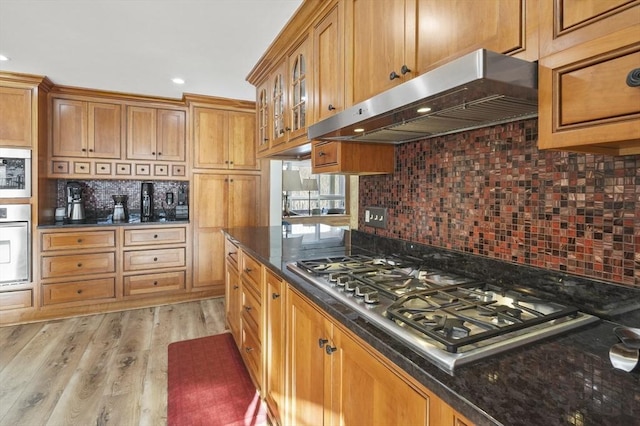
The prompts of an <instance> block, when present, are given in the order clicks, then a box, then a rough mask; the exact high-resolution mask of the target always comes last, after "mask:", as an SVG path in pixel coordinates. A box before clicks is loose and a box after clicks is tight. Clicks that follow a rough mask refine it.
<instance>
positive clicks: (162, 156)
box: [156, 109, 186, 161]
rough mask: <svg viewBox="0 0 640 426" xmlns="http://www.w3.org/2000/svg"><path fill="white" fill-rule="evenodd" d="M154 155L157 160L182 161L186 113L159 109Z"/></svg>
mask: <svg viewBox="0 0 640 426" xmlns="http://www.w3.org/2000/svg"><path fill="white" fill-rule="evenodd" d="M157 119H158V130H157V137H158V139H157V141H156V145H157V146H156V153H157V157H156V158H157V159H158V160H164V161H184V160H185V148H186V113H185V112H184V111H176V110H166V109H159V110H158V112H157Z"/></svg>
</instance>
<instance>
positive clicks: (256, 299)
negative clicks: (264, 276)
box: [240, 278, 262, 342]
mask: <svg viewBox="0 0 640 426" xmlns="http://www.w3.org/2000/svg"><path fill="white" fill-rule="evenodd" d="M241 283H242V285H241V290H242V309H241V311H240V312H241V314H240V317H241V318H242V323H243V327H245V328H250V329H251V330H252V331H253V332H254V334H256V336H259V331H260V327H261V323H262V321H261V320H260V317H261V302H260V293H256V292H255V289H253V288H252V287H251V286H250V285H246V283H247V282H246V281H245V280H243V279H242V278H241ZM259 341H260V339H258V342H259Z"/></svg>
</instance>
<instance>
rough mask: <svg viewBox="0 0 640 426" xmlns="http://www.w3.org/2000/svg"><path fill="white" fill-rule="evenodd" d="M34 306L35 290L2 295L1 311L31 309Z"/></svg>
mask: <svg viewBox="0 0 640 426" xmlns="http://www.w3.org/2000/svg"><path fill="white" fill-rule="evenodd" d="M32 306H33V290H31V289H28V290H16V291H5V292H1V293H0V311H10V310H12V309H23V308H30V307H32Z"/></svg>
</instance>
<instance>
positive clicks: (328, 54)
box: [313, 3, 344, 122]
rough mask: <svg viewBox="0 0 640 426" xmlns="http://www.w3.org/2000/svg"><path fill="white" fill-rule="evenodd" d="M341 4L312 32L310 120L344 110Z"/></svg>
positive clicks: (320, 118) (319, 118)
mask: <svg viewBox="0 0 640 426" xmlns="http://www.w3.org/2000/svg"><path fill="white" fill-rule="evenodd" d="M343 10H344V9H343V5H342V3H339V4H337V5H335V6H334V7H333V8H332V9H331V10H330V11H329V13H327V15H326V16H325V17H324V18H323V19H322V20H321V21H320V22H319V23H318V25H316V26H315V28H314V29H313V48H314V51H313V101H314V108H313V113H314V121H316V122H317V121H320V120H323V119H325V118H327V117H329V116H331V115H333V114H335V113H337V112H339V111H342V110H343V109H344V91H343V85H344V67H343V58H344V49H343V44H344V40H343V31H342V25H343V22H342V20H343V16H342V15H343Z"/></svg>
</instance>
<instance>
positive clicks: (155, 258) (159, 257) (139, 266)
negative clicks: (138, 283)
mask: <svg viewBox="0 0 640 426" xmlns="http://www.w3.org/2000/svg"><path fill="white" fill-rule="evenodd" d="M180 266H185V249H184V248H172V249H163V250H139V251H125V252H124V270H125V271H141V270H144V269H156V268H177V267H180Z"/></svg>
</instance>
